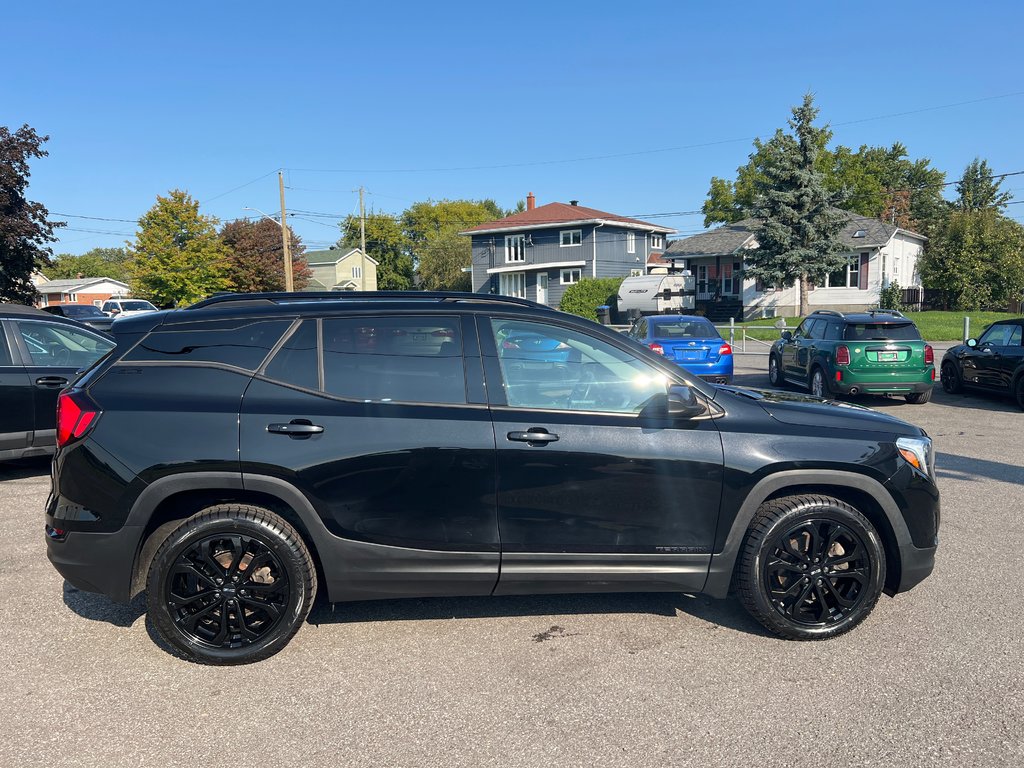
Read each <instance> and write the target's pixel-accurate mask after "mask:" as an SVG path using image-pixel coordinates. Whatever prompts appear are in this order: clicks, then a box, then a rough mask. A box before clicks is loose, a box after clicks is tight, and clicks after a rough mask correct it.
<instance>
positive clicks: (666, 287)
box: [619, 274, 697, 316]
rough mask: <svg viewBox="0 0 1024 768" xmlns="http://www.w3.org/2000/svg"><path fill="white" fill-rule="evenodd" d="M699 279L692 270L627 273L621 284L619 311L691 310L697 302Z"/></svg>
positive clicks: (664, 311)
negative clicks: (682, 271)
mask: <svg viewBox="0 0 1024 768" xmlns="http://www.w3.org/2000/svg"><path fill="white" fill-rule="evenodd" d="M696 287H697V286H696V280H695V278H694V277H693V275H690V274H681V275H680V274H676V275H641V276H639V277H627V278H626V279H625V280H623V281H622V285H621V286H619V314H620V315H621V316H625V315H627V314H629V313H630V311H631V310H633V311H634V314H636V312H637V311H639V313H640V314H641V315H664V314H669V313H672V312H678V313H685V312H687V311H690V312H692V311H693V310H694V308H695V306H696Z"/></svg>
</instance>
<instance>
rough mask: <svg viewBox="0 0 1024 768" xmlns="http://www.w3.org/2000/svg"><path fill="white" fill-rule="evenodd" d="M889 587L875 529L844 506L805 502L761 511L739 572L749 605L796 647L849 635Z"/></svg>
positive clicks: (783, 502)
mask: <svg viewBox="0 0 1024 768" xmlns="http://www.w3.org/2000/svg"><path fill="white" fill-rule="evenodd" d="M884 583H885V550H884V549H883V547H882V542H881V540H880V538H879V536H878V532H877V531H876V530H875V528H874V526H872V525H871V523H870V521H869V520H868V519H867V518H866V517H864V515H862V514H861V513H860V512H858V511H857V510H856V509H854V508H853V507H851V506H850V505H849V504H847V503H846V502H844V501H841V500H839V499H836V498H832V497H830V496H818V495H802V496H789V497H786V498H779V499H772V500H771V501H767V502H765V503H764V504H762V505H761V507H760V509H758V511H757V513H756V514H755V515H754V518H753V520H752V521H751V523H750V528H749V529H748V530H747V538H746V541H745V542H744V545H743V549H742V550H741V552H740V557H739V561H738V566H737V571H736V587H737V591H738V592H739V596H740V599H741V600H742V601H743V605H744V606H745V607H746V609H747V610H748V611H749V612H750V613H751V615H752V616H753V617H754V618H755V619H757V620H758V621H759V622H761V624H763V625H764V626H765V627H766V628H767V629H769V630H770V631H772V632H774V633H775V634H777V635H780V636H782V637H784V638H787V639H789V640H822V639H825V638H829V637H835V636H836V635H841V634H843V633H845V632H849V631H850V630H851V629H853V628H854V627H855V626H857V625H858V624H859V623H860V622H862V621H863V620H864V619H865V618H867V616H868V614H869V613H871V610H872V609H873V608H874V607H875V603H876V602H878V597H879V595H880V594H881V592H882V586H883V584H884Z"/></svg>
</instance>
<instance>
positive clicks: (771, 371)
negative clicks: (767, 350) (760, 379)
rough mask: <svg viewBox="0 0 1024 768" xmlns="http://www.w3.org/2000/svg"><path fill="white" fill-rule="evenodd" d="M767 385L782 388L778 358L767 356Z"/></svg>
mask: <svg viewBox="0 0 1024 768" xmlns="http://www.w3.org/2000/svg"><path fill="white" fill-rule="evenodd" d="M768 383H769V384H771V385H772V386H773V387H781V386H782V369H781V368H780V367H779V358H778V357H777V356H775V355H769V356H768Z"/></svg>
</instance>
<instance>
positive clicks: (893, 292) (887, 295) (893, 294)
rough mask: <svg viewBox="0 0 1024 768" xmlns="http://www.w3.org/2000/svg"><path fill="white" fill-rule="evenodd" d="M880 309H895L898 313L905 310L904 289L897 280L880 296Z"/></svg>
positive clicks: (883, 290)
mask: <svg viewBox="0 0 1024 768" xmlns="http://www.w3.org/2000/svg"><path fill="white" fill-rule="evenodd" d="M878 308H879V309H895V310H896V311H898V312H901V311H902V310H903V289H902V288H900V284H899V283H897V282H896V281H895V280H893V281H892V282H891V283H889V286H888V287H887V288H883V289H882V290H881V292H880V293H879V294H878Z"/></svg>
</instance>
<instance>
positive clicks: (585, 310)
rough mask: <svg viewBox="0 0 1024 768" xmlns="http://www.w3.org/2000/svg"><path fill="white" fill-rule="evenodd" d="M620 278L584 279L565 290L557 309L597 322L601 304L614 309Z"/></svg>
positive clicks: (620, 282)
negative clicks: (598, 309)
mask: <svg viewBox="0 0 1024 768" xmlns="http://www.w3.org/2000/svg"><path fill="white" fill-rule="evenodd" d="M623 279H624V278H621V277H598V278H592V277H584V278H583V279H581V280H580V281H579V282H577V283H573V284H572V285H570V286H569V287H568V288H566V289H565V293H564V294H563V295H562V303H561V304H560V305H559V309H561V310H562V311H563V312H568V313H570V314H572V315H579V316H580V317H586V318H588V319H590V320H597V308H598V307H599V306H601V305H602V304H607V305H609V306H611V307H614V306H615V304H616V302H617V301H618V298H617V297H618V295H619V286H620V285H622V281H623Z"/></svg>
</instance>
